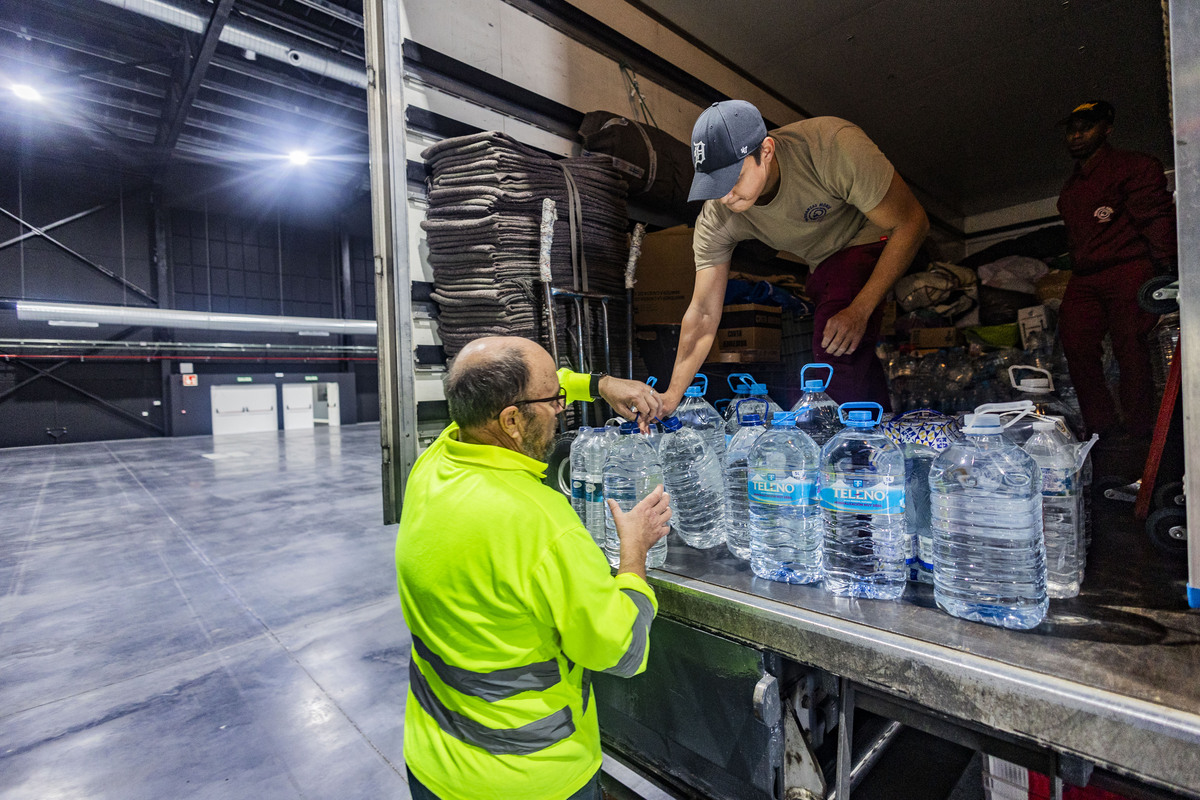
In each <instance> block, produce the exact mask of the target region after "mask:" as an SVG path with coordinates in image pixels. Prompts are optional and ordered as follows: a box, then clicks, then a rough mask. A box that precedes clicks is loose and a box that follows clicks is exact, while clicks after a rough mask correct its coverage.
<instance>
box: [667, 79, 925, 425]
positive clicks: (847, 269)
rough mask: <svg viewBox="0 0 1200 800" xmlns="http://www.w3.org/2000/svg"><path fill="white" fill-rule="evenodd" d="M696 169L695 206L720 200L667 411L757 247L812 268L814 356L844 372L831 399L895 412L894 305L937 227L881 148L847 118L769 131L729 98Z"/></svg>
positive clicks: (712, 210)
mask: <svg viewBox="0 0 1200 800" xmlns="http://www.w3.org/2000/svg"><path fill="white" fill-rule="evenodd" d="M692 165H693V167H694V168H695V170H696V175H695V178H694V179H693V181H692V189H691V193H690V195H689V197H688V199H689V200H707V201H708V202H706V203H705V204H704V208H703V210H702V211H701V212H700V216H699V218H698V219H697V220H696V232H695V236H694V239H693V250H694V252H695V260H696V286H695V290H694V291H693V293H692V301H691V304H690V305H689V306H688V310H687V312H686V313H685V314H684V317H683V328H682V330H681V331H680V337H679V351H678V353H677V355H676V358H675V368H674V371H673V372H672V374H671V384H670V386H669V387H668V388H667V391H666V392H665V393H664V395H663V398H664V405H665V408H664V411H665V412H666V413H670V412H671V411H672V410H674V408H675V406H676V405H678V404H679V401H680V400H681V399H682V397H683V392H684V390H685V389H686V388H687V386H688V385H689V384H690V383H691V381H692V376H693V375H695V373H696V371H697V370H698V369H699V367H700V365H701V364H702V363H703V361H704V358H705V356H706V355H707V354H708V351H709V348H710V347H711V346H712V342H713V338H714V337H715V336H716V332H717V326H718V324H719V323H720V321H721V311H722V308H723V305H724V300H725V284H726V282H727V281H728V279H729V264H730V260H731V257H732V254H733V248H734V247H735V246H736V245H737V243H738V242H739V241H743V240H745V239H758V240H760V241H762V242H765V243H766V244H768V245H770V246H771V247H773V248H776V249H778V250H784V251H786V252H789V253H792V254H794V255H796V256H798V257H800V258H801V259H802V260H804V261H805V262H806V263H807V264H808V265H809V268H810V270H811V271H812V272H811V275H810V276H809V278H808V282H807V287H808V294H809V296H810V297H811V298H812V300H813V302H814V303H815V304H816V311H815V313H814V320H813V356H814V359H815V360H817V361H824V362H827V363H829V364H832V365H833V368H834V375H833V382H832V383H831V384H830V386H829V389H828V392H829V394H830V396H831V397H833V398H834V399H835V400H837V401H838V402H847V401H851V400H869V401H874V402H877V403H880V404H881V405H883V407H884V408H890V403H889V401H888V393H887V379H886V377H885V375H884V372H883V365H882V364H880V363H879V359H878V358H876V356H875V340H876V339H877V338H878V336H879V329H880V326H881V324H882V318H883V307H882V302H883V299H884V297H885V296H886V295H887V293H888V291H889V290H890V289H891V288H892V284H893V283H895V282H896V280H897V279H898V278H900V276H902V275H903V274H904V273H905V271H906V270H907V269H908V266H909V264H910V263H911V262H912V259H913V256H914V255H916V252H917V250H918V249H919V248H920V246H921V243H922V242H923V241H924V240H925V235H926V233H928V231H929V221H928V219H927V218H926V216H925V211H924V209H922V208H921V204H920V203H919V202H917V199H916V198H915V197H914V196H913V194H912V192H911V191H910V190H909V188H908V186H907V184H905V183H904V181H903V180H902V179H901V178H900V176H899V175H898V174H897V173H896V170H895V168H893V167H892V165H891V163H890V162H889V161H888V160H887V158H885V157H884V155H883V153H881V152H880V150H879V148H878V147H876V146H875V144H874V142H872V141H871V140H870V139H869V138H867V135H866V134H865V133H863V131H862V129H860V128H859V127H858V126H856V125H854V124H853V123H850V122H847V121H846V120H844V119H838V118H837V117H815V118H813V119H806V120H801V121H800V122H795V123H792V124H791V125H785V126H784V127H782V128H777V129H776V130H773V131H767V128H766V125H765V123H764V122H763V118H762V115H761V114H760V113H759V111H758V109H757V108H755V107H754V106H753V105H751V104H750V103H747V102H745V101H744V100H726V101H724V102H720V103H714V104H713V105H712V106H710V107H709V108H707V109H705V110H704V112H703V113H702V114H701V115H700V118H699V119H698V120H696V125H695V127H694V128H693V130H692Z"/></svg>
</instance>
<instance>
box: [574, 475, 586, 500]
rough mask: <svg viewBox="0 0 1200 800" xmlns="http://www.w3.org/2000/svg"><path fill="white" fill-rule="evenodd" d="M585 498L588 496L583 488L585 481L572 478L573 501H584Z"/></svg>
mask: <svg viewBox="0 0 1200 800" xmlns="http://www.w3.org/2000/svg"><path fill="white" fill-rule="evenodd" d="M585 496H586V493H585V491H584V488H583V479H582V478H572V479H571V499H572V500H582V499H583V498H584V497H585Z"/></svg>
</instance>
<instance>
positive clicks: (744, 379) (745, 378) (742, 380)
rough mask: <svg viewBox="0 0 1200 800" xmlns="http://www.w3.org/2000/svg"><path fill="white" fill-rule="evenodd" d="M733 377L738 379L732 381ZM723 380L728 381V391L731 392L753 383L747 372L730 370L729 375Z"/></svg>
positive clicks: (752, 378)
mask: <svg viewBox="0 0 1200 800" xmlns="http://www.w3.org/2000/svg"><path fill="white" fill-rule="evenodd" d="M734 378H737V379H738V382H737V383H734V382H733V379H734ZM725 380H726V381H727V382H728V383H729V391H731V392H733V393H734V394H736V393H737V390H738V389H741V388H743V387H746V386H749V385H750V384H752V383H754V377H753V376H752V375H751V374H750V373H749V372H731V373H730V374H729V377H728V378H726V379H725Z"/></svg>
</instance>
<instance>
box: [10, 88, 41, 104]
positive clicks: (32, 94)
mask: <svg viewBox="0 0 1200 800" xmlns="http://www.w3.org/2000/svg"><path fill="white" fill-rule="evenodd" d="M12 90H13V94H15V95H16V96H17V97H19V98H21V99H22V100H28V101H30V102H31V103H36V102H38V101H40V100H41V99H42V93H41V92H39V91H38V90H37V89H35V88H33V87H32V86H30V85H28V84H25V83H14V84H13V87H12Z"/></svg>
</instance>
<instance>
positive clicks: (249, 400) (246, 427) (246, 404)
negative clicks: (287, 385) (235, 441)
mask: <svg viewBox="0 0 1200 800" xmlns="http://www.w3.org/2000/svg"><path fill="white" fill-rule="evenodd" d="M275 397H276V393H275V386H274V384H260V385H258V386H241V385H236V384H230V385H226V386H213V387H212V392H211V398H212V426H213V436H225V435H228V434H231V433H259V432H263V431H277V430H279V415H278V413H277V412H276V410H275Z"/></svg>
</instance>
